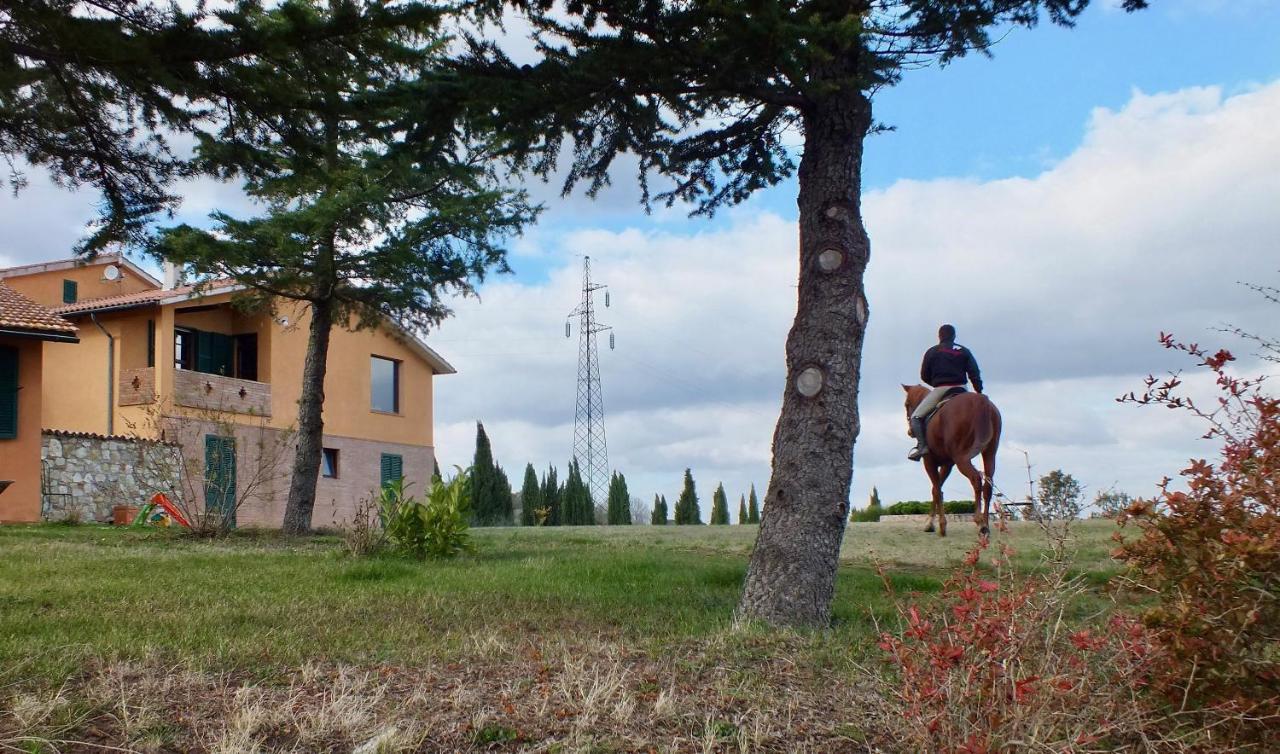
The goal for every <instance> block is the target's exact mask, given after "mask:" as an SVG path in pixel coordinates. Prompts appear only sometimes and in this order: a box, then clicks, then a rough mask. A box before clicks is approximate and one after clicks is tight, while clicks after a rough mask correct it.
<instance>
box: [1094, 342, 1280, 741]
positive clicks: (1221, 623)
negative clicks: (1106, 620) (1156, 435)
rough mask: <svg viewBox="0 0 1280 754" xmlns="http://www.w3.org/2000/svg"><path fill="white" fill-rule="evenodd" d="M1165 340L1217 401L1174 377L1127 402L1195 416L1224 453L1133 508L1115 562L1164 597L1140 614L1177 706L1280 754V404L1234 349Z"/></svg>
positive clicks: (1161, 681)
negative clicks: (1210, 380) (1233, 369)
mask: <svg viewBox="0 0 1280 754" xmlns="http://www.w3.org/2000/svg"><path fill="white" fill-rule="evenodd" d="M1161 342H1162V343H1163V344H1164V346H1165V347H1166V348H1170V349H1175V350H1179V351H1183V352H1185V353H1186V354H1188V355H1189V356H1191V357H1193V358H1195V359H1197V360H1198V362H1199V366H1201V367H1203V368H1205V369H1207V370H1209V371H1210V372H1211V373H1212V374H1213V375H1214V377H1215V381H1216V385H1217V388H1218V391H1219V395H1218V397H1217V399H1216V400H1215V401H1213V402H1212V403H1211V404H1207V405H1201V404H1199V403H1197V402H1195V401H1194V400H1192V399H1190V398H1188V397H1186V396H1185V395H1182V394H1181V391H1180V387H1181V386H1182V381H1181V379H1180V378H1179V377H1178V376H1177V375H1174V376H1172V377H1170V378H1168V379H1165V380H1163V381H1162V380H1157V379H1156V378H1154V377H1148V378H1147V384H1146V390H1145V392H1144V393H1143V394H1142V395H1141V396H1138V395H1134V394H1132V393H1131V394H1129V395H1128V396H1125V397H1124V398H1122V399H1121V400H1122V401H1129V402H1137V403H1143V404H1155V405H1162V406H1166V407H1168V408H1171V409H1180V410H1184V411H1189V412H1191V413H1192V414H1194V415H1195V416H1197V417H1199V418H1200V419H1202V420H1203V421H1205V422H1206V423H1207V425H1208V428H1209V429H1208V432H1207V433H1206V435H1205V436H1206V437H1207V438H1211V439H1216V440H1220V441H1221V442H1222V445H1223V447H1222V455H1221V458H1220V460H1219V461H1218V462H1217V463H1210V462H1209V461H1207V460H1203V459H1201V460H1195V461H1192V462H1191V463H1190V465H1189V466H1188V467H1187V468H1186V469H1185V470H1183V471H1182V474H1181V476H1182V481H1183V484H1184V485H1185V490H1180V489H1175V488H1174V487H1173V486H1172V485H1171V484H1170V482H1169V480H1166V481H1165V483H1164V484H1163V485H1162V486H1161V493H1160V495H1159V496H1157V497H1156V498H1155V499H1154V500H1140V501H1137V502H1135V503H1134V504H1133V505H1131V506H1130V507H1129V509H1128V511H1126V512H1125V513H1123V514H1122V515H1121V516H1120V523H1121V525H1122V526H1124V527H1127V528H1128V529H1129V532H1118V533H1117V535H1116V540H1117V542H1118V546H1117V549H1116V556H1117V557H1119V558H1120V559H1121V560H1123V561H1125V562H1126V563H1128V564H1129V565H1130V566H1131V573H1130V575H1129V578H1130V579H1131V581H1132V583H1133V584H1134V585H1136V586H1137V587H1138V588H1139V589H1140V590H1142V591H1143V592H1146V593H1149V594H1152V595H1154V596H1155V597H1156V600H1155V601H1154V602H1153V604H1152V605H1151V606H1150V607H1149V608H1147V609H1146V610H1144V611H1143V613H1142V615H1141V617H1142V621H1143V623H1144V624H1145V625H1146V626H1147V627H1148V628H1149V629H1150V631H1151V632H1152V638H1153V639H1154V640H1155V641H1156V642H1157V643H1158V644H1159V645H1160V646H1161V648H1162V650H1163V651H1164V652H1165V653H1167V655H1168V659H1169V661H1170V663H1171V664H1170V667H1169V668H1168V672H1166V673H1165V674H1164V675H1162V676H1160V677H1158V678H1155V679H1154V681H1155V683H1156V685H1157V690H1158V691H1159V692H1161V693H1162V694H1164V695H1165V697H1166V698H1167V699H1169V700H1170V702H1171V703H1174V704H1176V705H1177V706H1178V707H1179V709H1195V710H1201V711H1203V712H1204V713H1205V714H1207V715H1211V716H1212V715H1218V716H1220V717H1222V718H1223V719H1224V720H1225V721H1226V722H1223V727H1224V728H1230V729H1231V734H1232V735H1233V736H1234V737H1235V738H1236V740H1237V743H1238V744H1240V745H1243V744H1244V743H1253V744H1256V745H1258V746H1260V747H1264V748H1266V747H1274V748H1270V749H1269V750H1271V751H1280V400H1278V399H1276V398H1272V397H1269V396H1267V395H1266V394H1265V393H1264V392H1263V391H1262V390H1261V384H1260V380H1245V379H1241V378H1238V377H1235V376H1233V375H1231V374H1230V373H1229V372H1228V371H1227V365H1228V364H1230V363H1231V362H1232V361H1233V360H1234V359H1233V357H1232V355H1231V354H1230V353H1229V352H1227V351H1218V352H1217V353H1214V354H1210V353H1208V352H1206V351H1204V350H1203V349H1201V348H1200V347H1198V346H1196V345H1195V344H1183V343H1179V342H1177V341H1176V340H1174V339H1173V337H1171V336H1169V335H1161Z"/></svg>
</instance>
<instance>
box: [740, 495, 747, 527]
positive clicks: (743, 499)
mask: <svg viewBox="0 0 1280 754" xmlns="http://www.w3.org/2000/svg"><path fill="white" fill-rule="evenodd" d="M746 522H747V496H746V495H741V496H739V497H738V525H739V526H741V525H743V524H745V523H746Z"/></svg>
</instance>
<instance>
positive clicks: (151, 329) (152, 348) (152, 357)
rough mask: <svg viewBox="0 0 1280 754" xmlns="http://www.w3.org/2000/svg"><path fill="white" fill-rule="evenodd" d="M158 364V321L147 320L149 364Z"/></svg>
mask: <svg viewBox="0 0 1280 754" xmlns="http://www.w3.org/2000/svg"><path fill="white" fill-rule="evenodd" d="M155 365H156V321H155V320H154V319H149V320H147V366H149V367H153V366H155Z"/></svg>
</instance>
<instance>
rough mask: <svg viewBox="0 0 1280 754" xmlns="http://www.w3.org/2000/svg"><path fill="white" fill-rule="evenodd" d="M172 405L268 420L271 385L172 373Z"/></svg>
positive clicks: (203, 375) (212, 375) (183, 370)
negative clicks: (249, 415)
mask: <svg viewBox="0 0 1280 754" xmlns="http://www.w3.org/2000/svg"><path fill="white" fill-rule="evenodd" d="M173 374H174V380H173V387H174V402H175V403H177V404H178V405H179V406H190V407H192V408H204V409H211V410H213V411H229V412H232V413H237V414H253V415H256V416H271V385H269V384H267V383H265V382H254V381H253V380H239V379H236V378H234V377H223V376H222V375H219V374H205V373H203V372H192V371H190V370H187V369H176V370H174V373H173Z"/></svg>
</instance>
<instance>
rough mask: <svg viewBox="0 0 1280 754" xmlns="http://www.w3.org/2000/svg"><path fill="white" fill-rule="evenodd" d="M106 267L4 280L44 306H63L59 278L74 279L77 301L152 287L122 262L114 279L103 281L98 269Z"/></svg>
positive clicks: (135, 291) (85, 267) (87, 267)
mask: <svg viewBox="0 0 1280 754" xmlns="http://www.w3.org/2000/svg"><path fill="white" fill-rule="evenodd" d="M106 268H107V265H106V264H102V263H97V264H91V265H86V266H84V267H71V268H68V269H65V270H50V271H48V272H36V273H32V274H30V275H17V276H14V277H8V278H5V279H4V282H5V284H6V285H8V286H9V287H10V288H13V289H14V290H16V291H18V292H19V293H21V294H23V295H24V296H26V297H27V298H29V299H31V300H32V301H35V302H36V303H37V304H41V305H43V306H47V307H58V306H62V305H63V301H62V281H63V280H74V281H75V282H76V286H77V291H76V299H77V300H78V301H85V300H87V299H91V298H105V297H107V296H122V295H124V294H126V293H137V292H138V291H149V290H153V289H154V288H155V286H154V285H152V284H151V282H150V281H148V280H145V279H143V278H141V277H139V276H138V275H136V274H134V273H133V271H131V270H130V269H129V268H127V267H125V266H123V265H117V268H118V269H119V270H120V277H118V278H116V279H115V280H107V279H106V278H104V277H103V276H102V271H103V270H105V269H106Z"/></svg>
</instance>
